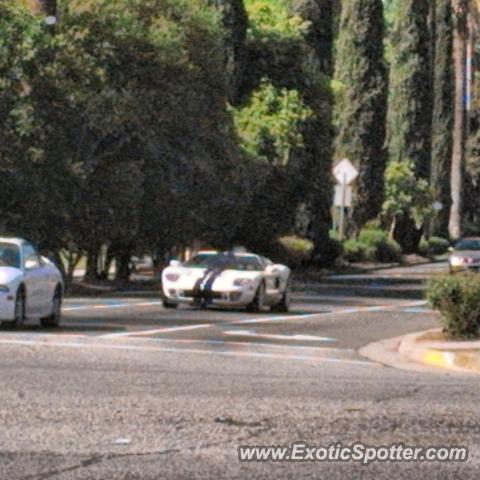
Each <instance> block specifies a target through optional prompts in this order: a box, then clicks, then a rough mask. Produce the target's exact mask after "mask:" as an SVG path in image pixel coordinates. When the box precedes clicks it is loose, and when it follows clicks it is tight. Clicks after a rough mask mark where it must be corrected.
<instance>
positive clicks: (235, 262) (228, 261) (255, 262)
mask: <svg viewBox="0 0 480 480" xmlns="http://www.w3.org/2000/svg"><path fill="white" fill-rule="evenodd" d="M185 266H187V267H199V268H213V269H221V270H242V271H262V270H263V265H262V263H261V262H260V260H259V259H258V257H257V256H255V255H235V254H233V253H217V254H213V255H212V254H210V255H207V254H205V255H196V256H195V257H193V258H192V259H191V260H189V261H188V262H186V263H185Z"/></svg>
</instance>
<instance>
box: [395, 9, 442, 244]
mask: <svg viewBox="0 0 480 480" xmlns="http://www.w3.org/2000/svg"><path fill="white" fill-rule="evenodd" d="M430 13H431V10H430V0H402V1H401V2H399V5H398V11H397V17H396V19H395V22H394V27H393V33H392V64H391V69H390V86H391V92H390V95H391V96H390V103H389V112H388V129H389V132H388V138H389V145H388V147H389V152H390V159H391V160H392V161H399V162H403V161H411V162H412V163H413V166H414V174H415V176H416V177H417V178H425V179H427V178H429V177H430V167H431V147H432V107H433V102H432V90H433V89H432V68H431V65H432V64H431V61H430V55H431V52H432V43H431V41H432V39H431V29H430ZM394 233H395V238H396V240H397V241H398V242H399V243H400V244H401V245H402V247H403V249H404V250H405V251H407V252H409V251H414V250H415V249H416V248H417V246H418V243H419V241H420V238H421V235H422V230H421V229H417V228H416V225H415V222H414V220H413V219H412V218H410V217H409V215H408V214H404V215H403V217H402V218H400V219H399V221H398V223H397V227H396V230H395V232H394Z"/></svg>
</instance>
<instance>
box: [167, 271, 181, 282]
mask: <svg viewBox="0 0 480 480" xmlns="http://www.w3.org/2000/svg"><path fill="white" fill-rule="evenodd" d="M165 278H166V279H167V280H168V281H169V282H176V281H178V279H179V278H180V274H179V273H167V274H166V275H165Z"/></svg>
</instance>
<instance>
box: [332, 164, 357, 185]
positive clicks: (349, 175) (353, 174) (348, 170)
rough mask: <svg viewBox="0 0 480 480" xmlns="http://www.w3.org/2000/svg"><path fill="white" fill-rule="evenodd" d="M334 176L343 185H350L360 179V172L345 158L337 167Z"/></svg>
mask: <svg viewBox="0 0 480 480" xmlns="http://www.w3.org/2000/svg"><path fill="white" fill-rule="evenodd" d="M333 175H334V176H335V178H336V179H337V181H338V183H340V184H341V185H343V184H346V185H350V184H351V183H352V182H353V181H354V180H355V179H356V178H357V177H358V170H357V169H356V168H355V167H354V166H353V164H352V162H351V161H350V160H349V159H348V158H344V159H343V160H342V161H341V162H339V163H337V165H335V167H334V169H333Z"/></svg>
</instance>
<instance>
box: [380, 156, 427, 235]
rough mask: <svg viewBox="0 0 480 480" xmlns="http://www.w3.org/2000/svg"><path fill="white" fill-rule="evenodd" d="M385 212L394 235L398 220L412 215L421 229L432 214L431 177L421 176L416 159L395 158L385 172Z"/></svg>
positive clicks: (383, 208)
mask: <svg viewBox="0 0 480 480" xmlns="http://www.w3.org/2000/svg"><path fill="white" fill-rule="evenodd" d="M382 215H383V217H384V219H385V220H386V222H387V224H388V226H389V233H390V238H393V236H394V234H395V231H396V226H397V222H398V221H399V220H401V219H402V218H404V217H405V216H408V217H410V218H412V219H413V221H414V222H415V226H416V227H417V228H418V229H421V228H422V226H423V225H424V224H425V223H426V222H427V221H428V220H429V219H430V217H431V215H432V197H431V192H430V188H429V185H428V182H427V180H425V179H423V178H417V177H416V175H415V165H414V163H413V162H412V161H408V160H406V161H401V162H400V161H393V162H391V163H390V164H389V165H388V167H387V169H386V171H385V202H384V203H383V207H382Z"/></svg>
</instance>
